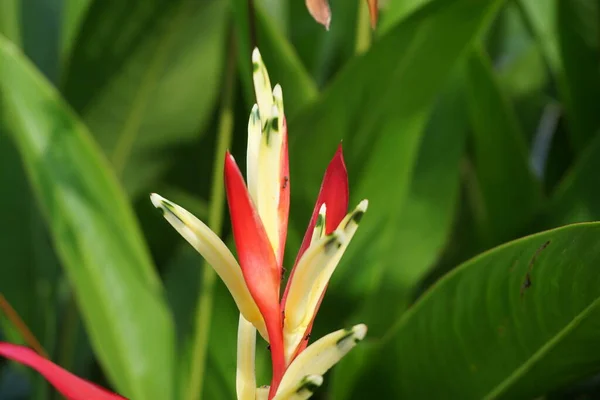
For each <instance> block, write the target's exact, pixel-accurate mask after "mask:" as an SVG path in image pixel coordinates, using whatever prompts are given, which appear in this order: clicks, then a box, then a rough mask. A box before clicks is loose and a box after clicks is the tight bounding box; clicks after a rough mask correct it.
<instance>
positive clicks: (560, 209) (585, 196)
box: [548, 134, 600, 226]
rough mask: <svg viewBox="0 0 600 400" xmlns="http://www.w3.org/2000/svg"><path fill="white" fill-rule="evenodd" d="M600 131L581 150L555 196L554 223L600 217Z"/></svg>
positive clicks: (552, 206) (551, 217) (551, 209)
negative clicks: (599, 174) (584, 148)
mask: <svg viewBox="0 0 600 400" xmlns="http://www.w3.org/2000/svg"><path fill="white" fill-rule="evenodd" d="M598 171H600V134H597V135H596V137H595V138H594V139H593V140H592V142H591V143H590V144H589V146H588V148H587V149H586V150H585V151H584V152H582V153H581V155H580V156H579V159H578V160H577V162H576V163H575V164H574V165H573V166H572V168H571V170H570V171H568V172H567V174H566V176H565V177H564V179H563V180H562V182H561V183H560V185H559V186H558V188H557V189H556V191H555V193H554V194H553V196H552V199H551V202H550V207H549V208H548V219H549V223H550V225H551V226H559V225H564V224H571V223H575V222H588V221H597V220H600V178H599V177H598Z"/></svg>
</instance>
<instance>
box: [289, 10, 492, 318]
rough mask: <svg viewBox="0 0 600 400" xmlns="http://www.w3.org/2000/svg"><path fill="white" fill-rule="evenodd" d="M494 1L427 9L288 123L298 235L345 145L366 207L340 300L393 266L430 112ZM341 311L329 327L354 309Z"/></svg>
mask: <svg viewBox="0 0 600 400" xmlns="http://www.w3.org/2000/svg"><path fill="white" fill-rule="evenodd" d="M499 4H500V3H499V2H485V3H480V2H472V1H470V0H461V1H455V2H452V3H444V4H441V3H438V2H435V3H431V4H430V5H428V6H427V7H424V8H423V9H422V10H421V11H420V12H419V13H416V14H414V15H413V16H412V17H411V18H408V19H407V20H405V21H404V22H403V23H401V24H399V25H398V26H397V27H396V28H394V29H393V30H391V31H390V32H389V33H388V34H387V35H386V36H385V37H383V38H382V39H381V40H380V41H378V42H376V43H375V44H374V45H373V47H372V48H371V50H370V51H369V52H368V53H366V54H365V55H364V56H363V57H358V58H357V59H356V60H354V61H353V62H351V63H350V65H349V66H348V67H346V68H345V69H344V71H342V72H341V73H340V75H339V76H338V77H337V79H336V80H335V81H334V82H333V83H332V85H331V86H330V87H329V88H328V89H327V90H326V91H325V92H324V93H323V95H322V96H321V98H320V99H319V101H317V102H315V104H314V105H311V106H310V107H309V108H308V109H307V110H305V111H304V112H303V113H302V114H301V115H300V116H299V117H298V118H295V119H293V120H292V121H291V122H290V125H289V135H290V163H291V166H290V171H291V173H292V176H291V182H292V188H293V189H292V194H293V196H296V197H294V199H292V204H294V207H295V208H296V209H299V208H300V207H305V208H304V210H306V211H305V214H304V215H306V216H305V217H304V219H302V218H301V216H302V214H300V213H297V214H295V216H294V217H295V219H294V220H293V221H292V222H293V223H294V225H293V226H294V228H295V229H297V230H301V229H302V228H304V226H306V225H305V224H306V222H305V221H306V220H307V219H308V210H309V209H310V208H312V204H313V201H314V199H315V198H316V193H317V190H318V188H319V183H320V180H321V178H322V175H323V171H324V168H325V166H326V165H327V162H328V161H329V159H330V157H331V156H332V155H333V152H334V150H335V148H336V146H337V145H338V143H339V142H340V140H342V139H343V140H344V149H345V157H346V162H347V165H348V170H349V174H350V186H351V199H352V200H351V202H352V204H356V203H357V202H358V201H359V200H360V199H362V198H368V199H369V201H370V203H369V210H368V212H367V214H366V215H365V218H363V219H362V221H361V226H360V229H359V230H358V232H357V235H356V236H355V238H354V239H353V242H352V243H351V245H350V246H349V248H348V250H347V252H346V255H345V256H344V258H343V261H342V265H340V267H339V268H338V269H337V272H336V275H335V277H334V278H333V279H332V282H331V285H330V288H331V289H332V291H333V292H334V293H335V294H336V295H338V296H344V297H345V301H347V302H349V301H350V299H349V298H348V296H351V297H353V298H354V300H355V301H362V299H363V298H364V296H365V295H366V294H367V293H369V292H371V291H373V290H374V289H375V287H374V286H373V284H375V283H376V282H377V279H378V278H379V277H380V276H381V275H380V274H381V273H382V271H385V269H387V268H395V267H396V266H397V264H396V261H395V260H396V258H397V253H398V251H399V249H400V248H401V246H402V243H401V242H400V241H399V240H397V239H398V236H397V231H398V229H399V226H400V225H399V224H400V222H401V221H402V219H403V218H404V216H403V214H402V212H403V204H404V201H405V198H406V194H407V191H408V188H409V184H410V180H411V176H412V174H413V169H414V166H415V164H416V160H417V153H418V149H419V144H420V142H421V134H422V132H423V130H424V127H425V124H426V122H427V117H428V115H429V113H430V109H431V107H432V105H433V103H434V100H435V99H436V96H437V95H438V93H439V92H440V91H441V89H442V88H443V85H444V83H445V82H446V81H447V78H448V77H449V75H450V72H451V71H452V69H453V68H454V66H455V65H456V62H457V61H458V59H459V58H460V56H461V55H462V54H463V52H464V51H465V49H467V48H468V46H469V44H470V42H471V41H472V40H473V39H474V38H475V37H476V36H477V34H478V32H479V31H480V30H481V28H482V27H483V26H484V25H485V23H486V22H487V21H488V20H489V18H490V17H491V16H492V15H493V14H494V12H495V10H496V9H497V7H498V5H499ZM459 21H460V22H459ZM449 32H450V33H449ZM316 144H318V145H316ZM294 182H296V184H294ZM327 301H328V300H327V297H326V298H325V303H324V306H325V307H326V305H327ZM346 304H347V305H346V306H345V308H344V309H343V311H342V312H339V310H338V309H336V310H335V315H332V316H331V317H332V319H331V321H332V322H339V323H341V321H340V320H339V319H340V318H344V316H346V315H347V314H346V313H348V312H351V311H352V308H353V307H352V306H351V305H350V306H348V304H352V303H346ZM338 327H339V326H338Z"/></svg>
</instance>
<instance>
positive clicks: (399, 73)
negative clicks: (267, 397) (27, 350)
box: [0, 0, 600, 400]
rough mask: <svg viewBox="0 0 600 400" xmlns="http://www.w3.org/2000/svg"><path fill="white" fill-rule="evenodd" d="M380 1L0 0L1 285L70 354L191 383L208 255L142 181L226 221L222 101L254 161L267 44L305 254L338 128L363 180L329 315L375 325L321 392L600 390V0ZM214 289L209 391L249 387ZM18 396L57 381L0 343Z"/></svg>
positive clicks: (320, 328)
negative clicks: (220, 194)
mask: <svg viewBox="0 0 600 400" xmlns="http://www.w3.org/2000/svg"><path fill="white" fill-rule="evenodd" d="M249 5H252V7H253V8H252V9H249V8H248V7H249ZM365 10H366V8H365V5H364V4H363V2H359V1H358V0H357V1H354V2H345V3H338V2H335V3H333V4H332V11H333V20H332V25H331V30H330V31H329V32H327V31H325V30H324V29H323V28H322V27H321V26H319V25H318V24H317V23H316V22H314V21H313V20H312V19H311V18H310V16H309V14H308V12H307V11H306V10H305V6H304V2H302V1H291V0H254V1H250V2H246V1H242V0H232V1H230V2H227V1H221V0H145V1H141V0H137V1H135V0H128V1H120V2H119V1H105V0H44V1H42V0H0V35H1V36H0V187H2V196H0V221H1V222H0V251H1V255H2V259H1V260H2V261H1V262H0V292H1V293H3V294H4V295H5V296H6V298H7V299H8V300H9V301H10V302H11V304H12V305H13V306H14V307H15V308H16V309H17V311H18V312H19V313H20V315H21V316H22V317H23V318H24V320H25V321H26V322H27V324H28V325H29V326H30V327H31V329H32V330H33V332H34V333H35V334H36V336H37V337H38V338H39V339H40V341H41V343H42V344H43V346H44V347H45V348H46V349H47V350H48V351H49V353H50V354H51V356H52V359H53V360H54V361H56V362H58V363H59V364H60V365H62V366H64V367H66V368H68V369H70V370H71V371H73V372H75V373H77V374H78V375H80V376H83V377H86V378H88V379H91V380H93V381H94V382H97V383H99V384H101V385H104V386H107V387H113V388H114V389H115V390H116V391H118V392H120V393H122V394H123V395H126V396H128V397H130V398H132V399H148V400H151V399H163V400H164V399H179V398H183V393H185V391H186V389H185V387H186V386H187V385H189V382H190V379H191V378H193V377H190V376H189V363H190V358H191V356H192V354H191V348H192V343H193V340H194V337H195V336H196V335H197V334H198V332H197V331H196V329H195V318H196V312H195V309H196V304H197V301H198V296H199V295H200V294H201V292H202V287H203V286H202V282H201V281H202V268H203V264H202V260H201V258H200V256H199V255H198V254H196V253H195V252H194V251H193V250H192V249H191V248H190V247H189V246H188V245H187V244H186V243H184V241H183V240H182V239H181V238H180V237H179V236H178V235H177V234H176V233H175V231H173V230H172V229H171V228H170V227H168V226H167V224H166V223H165V222H164V221H163V220H162V218H161V217H160V215H159V214H158V213H156V212H155V211H154V209H153V208H152V206H151V204H150V202H149V200H148V197H147V194H148V193H150V192H151V191H152V192H153V191H158V192H160V193H161V194H164V195H165V196H166V197H169V198H170V199H172V200H173V201H175V202H178V203H180V204H181V205H182V206H185V207H187V208H188V209H190V210H191V211H192V212H194V213H195V214H196V215H198V217H199V218H200V219H203V220H205V221H206V220H208V210H209V208H210V205H211V204H210V202H211V201H212V196H211V192H210V190H211V183H212V182H211V180H212V177H213V169H214V166H213V161H214V159H215V152H216V150H215V149H216V146H217V132H218V124H219V115H220V114H221V113H223V112H226V111H232V112H233V124H234V128H233V129H234V130H233V132H234V135H233V142H232V145H231V147H232V149H231V150H232V152H233V154H234V155H236V157H237V159H238V161H239V164H240V165H245V162H244V159H243V157H244V153H245V146H246V125H247V118H248V115H249V111H250V107H251V105H252V103H254V98H253V97H254V93H253V89H252V80H251V75H250V71H251V63H250V52H251V50H252V46H253V45H255V44H256V45H258V47H259V48H260V50H261V53H262V55H263V58H264V60H265V62H266V64H267V67H268V69H269V72H270V76H271V80H272V81H273V83H276V82H279V83H281V85H282V87H283V93H284V98H285V107H286V108H285V109H286V117H287V121H288V133H289V143H290V171H291V187H292V200H291V204H292V206H291V216H290V233H289V235H288V236H289V239H288V244H287V248H286V250H287V252H286V263H287V265H290V264H291V263H292V262H293V259H294V256H295V251H296V250H297V248H298V247H299V243H300V238H301V237H302V234H303V230H304V229H305V227H306V225H307V223H308V218H309V216H310V212H311V210H312V207H313V202H314V200H315V198H316V195H317V192H318V190H319V185H320V181H321V178H322V174H323V172H324V169H325V166H326V165H327V162H328V161H329V159H330V157H331V156H332V155H333V153H334V151H335V149H336V146H337V144H338V143H339V142H340V141H341V140H343V143H344V150H345V157H346V162H347V166H348V170H349V174H350V177H349V178H350V186H351V206H353V205H354V204H356V203H357V202H358V201H359V200H360V199H362V198H368V199H369V201H370V207H369V212H368V214H367V215H366V217H365V218H364V219H363V221H364V222H363V223H362V226H361V228H360V229H359V231H358V233H357V235H356V238H355V239H354V241H353V243H352V244H351V245H350V247H349V249H348V251H347V254H346V255H345V256H344V258H343V259H342V262H341V265H340V266H339V267H338V269H337V271H336V274H335V275H334V277H333V279H332V282H331V284H330V287H329V290H328V294H327V296H326V297H325V300H324V303H323V306H322V307H321V313H320V314H319V317H318V318H317V320H316V324H315V331H314V336H315V337H320V336H322V335H323V334H325V333H328V332H331V331H333V330H336V329H339V328H341V327H344V326H349V325H351V324H354V323H359V322H365V323H367V324H368V325H369V328H370V330H369V335H368V336H367V340H365V342H364V343H361V345H360V346H358V347H357V348H356V349H355V350H353V351H352V352H351V353H350V354H349V355H348V356H347V358H346V359H344V360H343V361H342V362H341V363H340V365H338V366H337V367H336V368H334V369H333V371H332V372H331V373H330V374H329V377H328V379H326V381H325V382H326V384H325V386H324V387H322V388H321V389H320V390H319V391H318V392H317V394H316V396H315V397H316V398H333V399H336V400H338V399H364V398H371V397H373V398H461V399H479V398H489V399H491V398H535V397H537V396H543V395H545V396H547V398H573V396H576V395H585V396H590V397H588V398H594V396H598V395H599V393H600V384H599V383H598V382H599V381H598V379H597V377H596V378H594V375H596V376H597V374H598V373H600V347H599V346H598V345H597V344H598V341H599V340H600V324H599V322H598V321H600V319H599V318H600V314H599V313H600V308H599V307H600V290H599V289H598V288H600V269H599V268H598V260H599V259H600V224H598V223H594V222H593V221H596V220H600V1H598V0H512V1H509V0H506V1H502V0H488V1H479V0H390V1H388V2H382V4H381V19H380V23H379V26H378V28H377V30H376V31H374V32H370V31H368V30H365V29H364V27H362V26H360V24H361V23H364V22H365V21H366V20H365V19H364V18H361V15H362V14H361V13H364V12H365ZM365 43H368V44H369V45H368V49H366V50H365V49H363V48H362V47H361V46H363V45H364V44H365ZM231 63H235V65H230V64H231ZM228 71H231V72H228ZM228 84H230V85H233V88H234V90H233V91H232V93H234V94H235V97H234V99H233V102H232V109H231V110H224V108H223V104H225V105H226V102H222V97H223V96H226V95H227V94H226V93H225V90H224V88H225V87H227V85H228ZM219 168H220V167H219ZM575 223H578V224H575ZM568 224H575V225H570V226H568V227H563V226H564V225H568ZM225 226H226V230H225V235H224V236H225V237H228V235H229V229H228V224H225ZM541 231H544V232H543V233H536V232H541ZM547 242H549V244H547V245H546V246H544V245H545V244H546V243H547ZM480 253H483V254H480ZM478 254H480V255H478ZM473 257H474V258H473ZM527 283H529V284H527ZM212 296H213V312H212V316H211V318H210V327H208V328H207V329H208V331H209V335H210V336H209V346H208V352H207V355H206V357H205V362H206V366H207V367H206V369H205V371H206V372H205V376H204V378H203V381H204V391H203V398H206V399H210V400H212V399H215V400H219V399H231V398H234V397H235V345H236V339H235V337H236V332H237V311H236V308H235V305H234V303H233V301H231V298H230V296H229V295H228V293H227V291H226V289H225V288H224V286H223V285H222V284H221V283H220V282H219V283H217V287H216V288H215V292H214V293H213V294H212ZM0 321H1V322H2V323H1V325H0V327H1V328H0V336H1V337H2V338H3V339H4V340H9V341H13V342H20V341H21V338H20V337H19V335H18V333H17V332H16V331H15V330H14V328H13V327H12V326H11V325H10V323H8V321H6V320H3V319H1V320H0ZM261 343H262V342H261ZM258 350H259V354H258V355H257V357H258V359H257V369H258V372H259V373H258V375H259V377H260V380H261V382H260V383H261V384H262V383H265V384H266V383H267V378H268V374H269V365H268V359H267V358H268V357H266V356H267V355H268V353H267V350H266V345H265V346H262V344H259V345H258ZM22 398H31V399H36V400H46V399H51V398H54V394H53V393H52V392H51V391H50V390H49V389H48V387H47V385H46V384H45V382H43V381H42V380H41V379H39V377H38V376H37V375H36V374H34V373H32V372H30V371H28V370H26V369H24V368H20V367H16V366H14V365H12V364H8V363H6V362H4V361H2V360H0V399H2V400H5V399H6V400H9V399H22Z"/></svg>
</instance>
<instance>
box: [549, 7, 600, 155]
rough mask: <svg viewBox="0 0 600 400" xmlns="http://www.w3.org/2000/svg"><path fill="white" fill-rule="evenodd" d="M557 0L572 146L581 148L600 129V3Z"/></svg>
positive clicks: (566, 106)
mask: <svg viewBox="0 0 600 400" xmlns="http://www.w3.org/2000/svg"><path fill="white" fill-rule="evenodd" d="M557 1H558V9H557V18H558V36H559V44H560V54H561V58H562V63H563V68H564V82H563V85H564V88H563V93H562V94H563V97H564V98H563V101H564V103H565V109H566V113H567V118H568V124H569V130H570V133H571V136H572V138H571V139H572V140H571V141H572V146H573V147H574V149H575V150H576V151H582V150H583V149H584V148H585V146H586V145H587V144H588V143H589V140H590V139H591V138H593V137H594V136H595V135H596V133H598V132H599V131H600V115H599V114H598V104H599V103H600V70H599V69H598V62H599V60H600V22H599V21H600V3H599V2H598V1H597V0H557Z"/></svg>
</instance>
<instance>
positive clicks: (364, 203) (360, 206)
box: [356, 199, 369, 212]
mask: <svg viewBox="0 0 600 400" xmlns="http://www.w3.org/2000/svg"><path fill="white" fill-rule="evenodd" d="M368 207H369V200H367V199H364V200H363V201H361V202H360V203H358V206H356V209H357V210H360V211H363V212H365V211H367V208H368Z"/></svg>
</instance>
